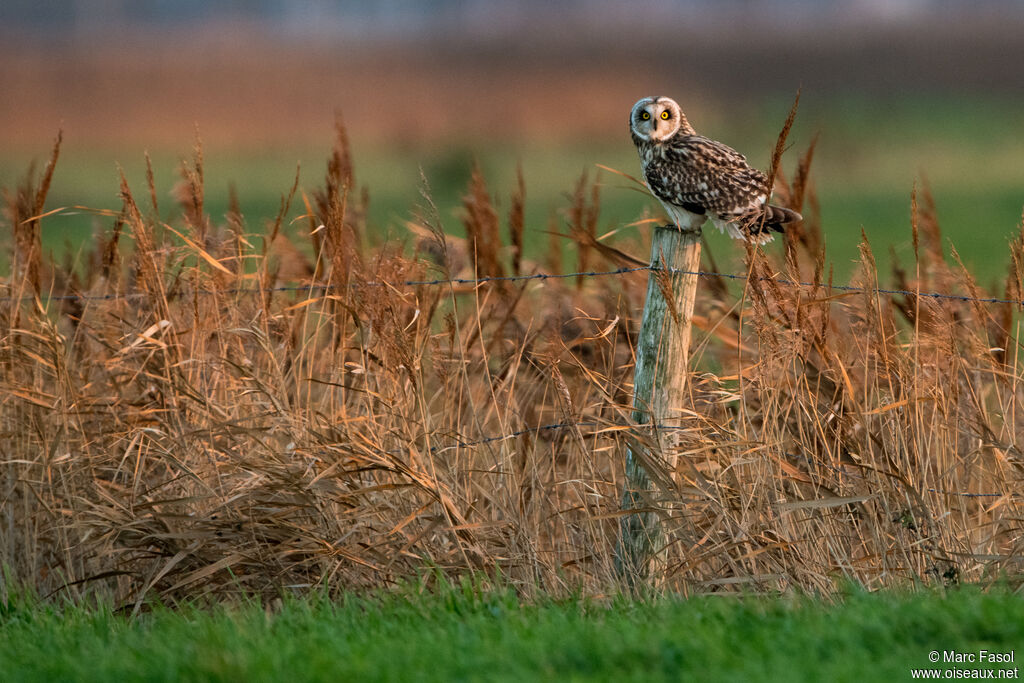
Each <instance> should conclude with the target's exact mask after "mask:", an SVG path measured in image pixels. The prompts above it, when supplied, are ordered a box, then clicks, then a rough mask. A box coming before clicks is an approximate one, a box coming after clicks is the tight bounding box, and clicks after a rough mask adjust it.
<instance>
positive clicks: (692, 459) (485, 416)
mask: <svg viewBox="0 0 1024 683" xmlns="http://www.w3.org/2000/svg"><path fill="white" fill-rule="evenodd" d="M58 151H59V141H58V144H57V145H56V146H55V147H54V151H53V155H52V158H51V161H50V163H49V165H48V166H47V167H46V169H45V171H44V172H43V173H42V174H41V177H38V178H37V177H36V174H34V173H33V172H31V171H30V173H29V175H28V177H27V179H26V181H25V182H24V183H23V184H22V185H21V186H20V187H19V188H16V189H15V190H13V191H10V192H7V193H6V194H5V197H6V212H5V221H6V226H7V228H9V229H10V230H11V234H12V239H11V245H12V254H11V262H12V264H13V268H12V273H11V275H10V277H9V278H7V279H6V280H5V281H4V282H3V283H2V289H0V295H2V297H3V298H2V300H0V326H2V329H0V364H2V368H3V371H2V384H3V387H2V389H3V390H2V394H0V430H2V438H0V442H2V445H0V530H2V531H0V563H2V564H3V566H4V567H5V571H6V572H7V581H6V582H0V592H3V591H7V590H9V587H10V586H11V585H14V584H17V583H22V584H28V585H29V586H32V587H33V588H34V589H36V590H38V591H40V592H42V593H43V594H47V595H50V594H53V595H60V596H68V597H70V598H72V599H80V598H82V597H83V596H87V595H90V594H93V593H102V594H105V595H108V596H110V597H111V598H112V599H114V600H116V601H117V602H118V603H119V604H123V605H126V606H128V607H129V608H130V607H132V606H135V607H136V608H137V607H139V606H141V605H143V604H145V603H146V602H147V601H148V600H151V599H160V600H162V601H165V602H171V603H173V602H176V601H179V600H182V599H194V598H201V599H206V598H209V599H221V598H224V597H227V596H231V595H234V594H238V593H246V594H256V595H261V596H276V595H279V594H280V593H282V592H288V591H299V592H302V591H304V590H306V589H310V588H313V587H323V586H327V587H329V588H330V589H336V590H349V589H359V588H363V587H380V586H389V585H392V584H395V583H398V582H402V581H403V580H408V579H411V578H414V577H421V576H436V575H438V573H441V574H446V575H460V574H465V573H469V572H480V571H482V572H488V573H492V574H500V575H501V576H502V577H503V580H505V581H508V582H510V583H511V584H512V585H514V586H516V587H518V588H519V589H520V590H522V591H523V592H524V593H526V594H530V593H532V592H534V591H543V592H547V593H554V594H559V593H562V592H565V591H583V592H584V593H586V594H591V595H598V594H605V593H608V592H611V591H615V590H617V589H618V588H619V584H618V583H617V579H616V577H615V570H614V558H613V550H614V547H615V541H616V534H617V532H618V528H619V515H620V510H619V505H620V494H621V487H622V477H623V473H622V470H623V457H624V450H625V448H626V445H627V443H628V442H629V440H630V439H644V438H645V436H644V434H643V431H642V430H640V429H637V428H635V427H633V426H631V425H630V423H629V415H630V407H629V406H630V400H631V379H632V368H633V360H634V358H633V346H632V343H633V340H634V338H635V334H636V330H637V326H638V322H639V317H640V313H641V311H640V307H641V305H642V297H643V293H644V290H645V280H646V275H647V274H646V273H644V272H638V273H629V274H622V275H618V276H606V277H581V278H578V279H543V280H518V281H493V282H488V283H481V284H478V285H466V284H456V283H446V284H440V285H410V284H403V283H405V282H408V281H424V280H433V279H442V280H443V279H447V278H449V277H453V276H464V275H467V274H469V275H474V274H475V275H479V276H501V275H516V274H529V273H531V272H535V271H537V270H538V269H540V268H541V266H540V265H538V264H534V263H531V262H530V261H528V260H527V259H526V258H525V257H524V255H523V252H522V246H523V242H524V232H525V231H526V229H527V226H525V225H524V223H523V221H524V219H523V210H522V207H523V203H524V201H526V198H525V197H524V192H523V184H522V182H521V181H520V182H519V184H518V187H516V188H513V190H512V197H511V201H510V202H509V204H510V207H511V208H510V210H509V211H508V215H507V216H503V215H501V213H500V212H499V211H498V210H497V209H496V206H495V204H496V203H495V201H494V200H493V195H492V193H491V191H490V190H489V189H488V187H487V185H486V182H485V179H484V177H483V176H482V175H481V174H480V173H479V172H475V173H474V174H473V178H472V181H471V185H470V187H469V188H468V190H467V194H466V197H465V199H464V223H465V228H466V234H467V235H468V237H467V238H465V239H456V238H453V237H450V236H446V235H445V234H444V233H443V231H442V230H441V228H440V222H439V221H438V219H437V217H436V215H435V213H436V212H435V210H433V209H432V204H431V201H430V196H429V191H428V192H425V193H424V196H425V201H424V205H423V207H421V208H420V209H419V210H418V211H417V212H416V214H415V215H416V218H415V219H414V220H412V221H410V240H409V243H408V244H406V245H393V244H385V245H383V246H379V247H375V248H370V247H364V246H363V245H364V243H366V242H368V241H369V240H367V237H366V235H367V233H368V232H369V230H368V226H367V225H366V224H365V210H364V209H365V202H366V197H365V191H364V192H362V193H361V192H360V191H358V189H357V188H358V186H357V185H356V183H355V181H354V174H353V170H352V160H351V158H350V155H349V153H348V147H347V143H346V141H345V137H344V132H343V130H341V129H340V127H339V136H338V142H337V144H336V145H335V149H334V151H333V153H332V155H331V158H330V161H329V163H328V167H327V174H326V178H325V180H324V182H323V184H322V186H321V188H320V189H319V190H317V191H315V192H311V193H310V194H309V195H304V194H302V193H299V192H297V190H296V188H295V187H293V188H292V189H291V191H290V192H289V193H288V195H287V196H286V197H285V198H284V199H283V201H282V209H281V214H280V216H279V217H278V219H277V221H276V222H275V223H274V224H272V225H270V226H268V228H267V230H266V231H263V232H259V233H257V234H251V233H250V232H248V231H249V230H251V229H252V226H247V225H246V224H245V221H244V219H243V218H242V216H241V213H240V212H239V211H238V210H237V207H236V208H235V209H233V210H232V211H231V212H230V213H229V214H228V216H227V217H226V218H225V220H223V221H218V220H214V218H213V217H211V216H209V215H207V213H206V212H205V210H204V206H203V183H204V178H203V164H202V154H201V149H200V148H198V147H197V151H196V154H195V157H194V159H193V160H192V161H191V162H190V163H188V164H185V165H184V167H183V169H182V182H181V184H180V185H179V187H178V192H177V200H178V204H179V207H178V210H177V211H175V213H176V217H175V218H173V219H165V218H164V216H166V215H168V213H169V212H168V211H167V209H166V207H159V206H158V205H157V197H156V193H155V191H154V190H153V184H152V174H151V173H150V174H148V176H149V180H148V183H147V185H148V187H147V188H146V190H147V191H145V192H136V191H133V190H132V189H131V187H130V184H129V182H128V181H127V180H123V181H122V188H121V198H122V200H123V207H122V209H121V211H120V212H119V213H118V214H117V215H116V216H113V217H111V218H110V219H109V220H110V221H111V222H112V226H111V227H110V228H109V229H108V230H105V231H103V232H102V233H101V234H99V235H97V238H96V240H95V243H94V245H93V249H92V253H91V256H90V259H89V261H88V266H87V267H85V268H79V269H72V268H70V267H69V266H67V265H62V264H60V263H54V262H51V260H48V259H46V258H44V255H43V253H42V249H41V247H40V224H41V221H44V220H45V217H43V218H40V216H41V214H43V213H44V203H45V198H46V192H47V187H48V184H49V179H50V177H51V174H52V172H53V168H54V165H55V164H56V162H57V156H58ZM812 152H813V149H811V150H808V152H807V153H806V154H805V155H804V156H803V157H802V158H801V159H800V163H799V166H798V168H797V170H796V172H795V173H794V174H793V178H794V180H793V182H792V184H787V183H786V182H785V179H783V178H782V177H781V176H782V173H781V170H780V171H779V172H778V176H779V178H778V181H779V183H780V190H779V192H780V194H781V195H782V197H783V199H784V200H786V201H788V202H789V204H790V205H791V206H793V207H794V208H796V209H799V210H802V211H803V212H804V214H805V215H807V216H809V218H808V219H807V220H806V221H805V222H804V223H803V226H802V228H795V229H793V230H790V231H789V232H788V233H786V237H785V240H784V241H783V242H782V245H781V247H773V248H771V249H769V250H768V251H767V253H765V252H762V251H760V250H751V251H749V252H748V253H746V254H745V256H744V259H745V265H746V267H747V275H749V280H747V281H746V284H745V286H744V287H743V289H742V292H740V293H739V294H738V295H737V293H736V288H735V287H732V286H731V285H730V283H729V282H728V281H726V280H724V279H723V278H718V277H713V276H712V277H706V278H703V279H702V281H701V283H700V286H699V295H698V304H697V315H696V316H695V324H696V325H697V327H698V328H699V329H698V330H697V331H695V335H694V349H693V354H692V356H691V358H692V359H693V360H692V362H691V372H692V379H691V382H690V385H689V386H690V392H691V394H692V398H691V405H692V412H691V413H690V414H689V415H688V416H687V418H686V420H685V426H684V428H683V429H682V433H681V435H680V438H679V439H678V440H674V443H678V447H677V450H675V451H673V452H670V453H661V454H660V457H659V458H656V459H655V461H652V463H650V465H649V468H650V469H651V471H652V475H653V479H654V480H655V481H656V482H657V483H658V490H659V491H660V493H659V497H660V500H658V501H652V505H657V507H659V508H660V509H661V510H662V514H663V516H664V526H665V529H666V534H667V538H668V539H669V542H670V544H671V548H670V554H669V569H668V575H667V576H666V577H664V581H663V583H662V584H661V585H662V586H663V587H664V588H665V589H666V590H675V591H682V592H701V591H728V590H740V589H744V590H787V589H801V590H808V591H821V592H825V593H827V592H829V591H831V590H832V589H833V588H834V587H835V586H836V585H837V583H842V582H845V581H850V580H852V581H855V582H859V583H860V584H863V585H864V586H866V587H868V588H878V587H884V586H904V585H910V584H914V583H919V582H924V583H940V584H941V583H951V582H957V581H979V580H986V579H991V578H994V577H998V576H1008V577H1011V578H1012V577H1019V576H1020V575H1021V558H1022V550H1024V545H1022V543H1024V538H1022V522H1021V519H1022V512H1024V511H1022V494H1021V492H1022V488H1021V483H1022V470H1021V466H1022V456H1021V451H1020V450H1019V446H1018V439H1020V438H1021V436H1022V431H1021V430H1022V425H1021V424H1020V423H1018V417H1019V416H1018V412H1019V411H1020V409H1021V407H1022V406H1021V401H1022V397H1024V393H1022V389H1024V386H1022V381H1021V380H1022V369H1021V367H1020V363H1019V360H1020V357H1021V353H1020V346H1019V343H1018V339H1019V330H1018V328H1017V321H1016V316H1015V314H1014V310H1013V307H1012V305H1010V304H1005V303H979V302H976V301H969V300H955V299H936V298H929V297H926V296H918V295H914V294H910V295H885V294H876V293H873V292H872V291H870V290H872V289H873V288H875V287H876V286H877V283H878V281H879V274H878V273H877V272H876V269H875V266H874V260H873V257H872V252H871V248H870V246H869V245H868V244H867V242H866V241H865V242H864V243H863V244H862V247H861V254H860V267H859V271H858V275H857V278H856V282H857V284H859V285H862V286H863V287H864V288H866V289H867V290H868V291H863V292H844V291H838V290H834V289H832V288H831V287H830V284H829V281H828V280H829V278H828V277H827V276H826V268H825V264H824V258H823V255H822V249H821V244H822V236H821V226H820V221H819V220H818V219H817V218H815V216H816V215H817V212H816V211H815V200H814V193H813V187H812V186H811V184H810V183H809V181H808V177H809V174H808V169H809V167H810V162H811V154H812ZM920 194H921V206H920V207H918V206H917V201H916V199H915V203H914V212H913V214H914V219H913V225H912V226H910V234H911V236H912V239H913V243H914V252H915V256H916V261H915V263H912V264H910V265H909V266H907V267H906V268H902V269H900V268H897V269H896V271H895V272H894V274H893V278H894V280H893V284H894V285H896V286H898V287H899V288H901V289H905V290H908V291H911V292H922V291H941V292H951V293H962V294H964V295H967V296H968V297H975V298H977V297H982V296H985V295H986V292H985V290H983V288H982V286H981V285H979V284H978V283H977V282H976V281H975V279H974V278H973V277H972V276H971V275H970V274H969V273H968V272H967V271H966V270H965V269H964V268H962V267H960V266H950V265H947V263H946V261H945V259H944V258H943V254H942V238H941V235H940V231H939V226H938V223H937V221H936V218H935V213H934V209H933V206H932V203H931V200H930V197H929V196H928V194H927V192H926V191H922V192H921V193H920ZM139 197H144V198H145V199H144V200H139V199H138V198H139ZM599 201H600V196H599V193H598V192H597V190H596V188H595V186H594V185H593V184H592V183H589V182H587V181H586V180H581V182H580V183H579V184H578V186H577V187H576V189H575V191H574V192H572V193H571V200H570V206H569V207H568V208H567V211H566V212H565V219H566V222H568V223H569V225H568V232H569V233H570V234H571V235H572V236H574V237H575V238H576V239H575V244H576V248H577V249H578V254H579V256H578V265H579V267H580V269H584V270H585V269H588V268H605V269H608V268H610V267H612V268H613V267H615V266H617V265H620V264H621V262H622V261H621V260H622V259H626V258H628V257H626V256H625V255H624V254H623V253H622V252H623V251H624V250H625V251H628V250H629V249H630V248H631V247H632V248H633V249H634V253H636V252H637V251H638V249H639V247H637V246H636V245H628V244H626V245H624V244H622V243H619V244H618V245H617V247H613V246H611V245H609V244H606V242H605V241H602V240H600V239H598V237H597V233H596V227H595V226H596V225H597V224H598V217H599ZM292 203H296V204H298V205H300V206H301V204H302V203H305V211H304V213H305V218H304V219H303V220H304V223H303V230H302V231H301V232H302V233H308V235H309V237H308V240H309V243H308V244H296V243H295V241H294V240H293V239H289V238H287V237H286V235H285V233H286V232H287V231H285V230H283V229H282V222H283V220H284V217H285V216H286V215H289V206H290V205H291V204H292ZM161 208H162V209H164V211H163V213H161V212H160V209H161ZM165 220H167V221H168V222H166V223H165V222H164V221H165ZM537 227H538V226H529V228H530V229H531V230H536V229H537ZM544 227H547V226H544ZM307 228H308V229H307ZM556 231H561V232H565V230H564V229H562V228H556ZM303 239H306V238H303ZM563 241H564V239H563V238H561V237H557V238H554V240H553V242H552V245H553V246H552V250H551V254H550V256H549V258H548V259H547V264H546V265H545V266H544V268H555V269H557V268H560V267H561V264H562V262H563V261H565V260H567V259H566V258H564V257H563V256H564V255H563V254H562V253H561V249H562V247H563ZM410 246H412V247H414V248H413V249H410V248H409V247H410ZM620 248H621V249H620ZM1010 250H1011V253H1012V255H1013V258H1012V265H1011V269H1010V272H1009V273H1008V276H1007V279H1006V287H1005V291H1001V292H998V294H1000V295H1005V296H1006V297H1007V298H1011V299H1020V298H1021V292H1022V289H1021V287H1022V284H1021V283H1022V277H1024V236H1022V237H1021V238H1018V239H1017V240H1016V241H1015V242H1014V243H1013V244H1012V245H1011V246H1010ZM705 254H706V259H709V258H710V256H709V255H708V254H709V253H708V252H707V251H705ZM953 257H954V260H955V252H954V254H953ZM616 260H618V262H616ZM716 268H717V264H715V263H714V261H713V260H707V265H706V269H707V270H709V271H710V270H715V269H716ZM779 278H785V279H789V280H799V281H809V282H811V283H813V285H812V286H792V285H789V284H784V283H779V282H778V281H777V280H778V279H779ZM289 282H299V283H305V284H310V285H315V287H313V288H310V289H283V285H287V284H289ZM55 295H59V296H60V297H64V298H57V296H55ZM549 425H562V426H556V427H548V426H549ZM505 435H510V436H505ZM978 493H983V494H995V495H990V496H974V495H966V494H978Z"/></svg>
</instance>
